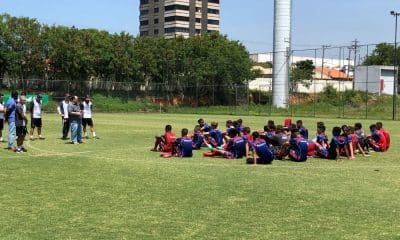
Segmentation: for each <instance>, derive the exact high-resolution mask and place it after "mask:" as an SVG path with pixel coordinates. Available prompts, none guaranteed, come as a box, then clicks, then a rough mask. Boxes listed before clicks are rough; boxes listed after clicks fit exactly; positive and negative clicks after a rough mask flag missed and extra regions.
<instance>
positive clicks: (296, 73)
mask: <svg viewBox="0 0 400 240" xmlns="http://www.w3.org/2000/svg"><path fill="white" fill-rule="evenodd" d="M314 69H315V66H314V63H313V61H312V60H309V59H307V60H304V61H299V62H296V63H295V64H293V68H292V74H291V78H290V82H291V87H292V90H297V86H298V84H303V85H304V86H305V87H307V88H308V87H310V85H311V82H310V81H307V80H312V78H313V73H314Z"/></svg>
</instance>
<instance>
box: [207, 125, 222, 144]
mask: <svg viewBox="0 0 400 240" xmlns="http://www.w3.org/2000/svg"><path fill="white" fill-rule="evenodd" d="M209 134H210V136H211V137H212V138H213V139H214V141H215V143H216V144H217V146H221V145H222V144H223V137H222V132H221V131H220V130H219V129H218V123H217V122H211V130H210V132H209Z"/></svg>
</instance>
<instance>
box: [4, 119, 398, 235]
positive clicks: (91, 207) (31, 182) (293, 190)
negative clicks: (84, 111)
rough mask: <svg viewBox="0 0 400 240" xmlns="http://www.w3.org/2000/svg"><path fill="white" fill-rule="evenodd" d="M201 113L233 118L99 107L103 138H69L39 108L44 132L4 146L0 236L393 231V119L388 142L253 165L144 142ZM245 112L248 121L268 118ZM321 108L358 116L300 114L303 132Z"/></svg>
mask: <svg viewBox="0 0 400 240" xmlns="http://www.w3.org/2000/svg"><path fill="white" fill-rule="evenodd" d="M200 117H203V118H205V120H206V121H208V122H210V121H212V120H216V121H218V122H219V123H220V126H221V128H222V127H223V125H224V122H225V120H227V119H236V118H237V117H233V116H197V115H159V114H96V115H95V116H94V123H95V125H96V128H97V133H98V135H99V137H100V139H99V140H95V139H88V140H86V141H85V142H86V143H85V144H82V145H70V144H64V143H65V141H62V140H60V139H59V138H60V137H61V123H60V119H59V117H58V116H56V115H55V114H54V115H52V114H46V115H45V116H44V129H43V133H44V136H45V137H46V140H44V141H39V140H35V141H27V142H26V144H25V145H26V147H27V149H28V151H29V152H28V153H26V154H16V153H11V152H9V151H7V150H4V149H1V151H0V212H1V214H0V226H1V227H0V239H400V201H399V196H400V174H399V173H400V159H399V146H398V145H399V144H398V141H399V134H400V131H399V130H398V122H389V121H388V122H384V125H385V127H386V128H387V129H388V130H389V131H390V132H391V134H392V146H391V149H390V150H389V152H387V153H382V154H380V153H373V154H372V156H371V157H369V158H366V157H362V156H357V158H356V160H355V161H349V160H344V161H343V162H342V163H339V164H338V163H336V162H335V161H327V160H321V159H311V160H309V161H307V162H306V163H294V162H289V161H274V163H273V164H272V165H271V166H256V167H254V166H248V165H245V164H244V159H243V160H226V159H220V158H215V159H212V158H203V157H202V156H201V152H195V156H194V157H193V158H190V159H180V158H170V159H163V158H160V157H159V154H157V153H154V152H150V151H149V149H150V148H151V147H152V144H153V140H154V135H158V134H160V133H162V132H163V128H164V126H165V124H168V123H169V124H172V125H173V130H174V131H175V132H176V133H177V134H178V133H179V132H180V129H181V128H183V127H186V128H189V129H190V130H191V129H192V128H193V127H194V125H195V123H196V121H197V119H198V118H200ZM243 119H244V123H245V124H246V125H248V126H250V127H251V128H252V130H255V129H258V128H262V126H263V125H264V124H265V123H266V121H267V118H266V117H243ZM273 119H274V120H275V122H276V123H281V122H283V119H282V118H273ZM319 120H323V121H324V122H325V123H326V125H327V126H328V127H327V129H328V131H327V132H328V133H329V132H330V131H331V129H332V127H333V126H334V125H339V126H340V125H342V124H354V122H355V120H348V119H304V118H303V121H304V123H305V125H306V127H308V128H309V131H310V135H311V136H312V135H313V134H314V133H315V131H314V129H315V125H316V122H317V121H319ZM372 122H374V121H372V120H368V121H362V123H363V126H364V129H365V130H367V129H368V125H369V123H372ZM3 133H4V135H7V127H6V129H5V130H4V132H3ZM0 146H2V147H3V148H4V147H5V146H6V143H2V144H1V145H0Z"/></svg>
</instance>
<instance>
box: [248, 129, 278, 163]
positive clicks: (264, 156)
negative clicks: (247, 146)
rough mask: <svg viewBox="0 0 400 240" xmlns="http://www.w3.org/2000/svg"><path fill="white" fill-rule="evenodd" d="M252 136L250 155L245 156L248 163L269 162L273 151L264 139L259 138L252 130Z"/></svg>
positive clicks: (272, 156) (272, 158)
mask: <svg viewBox="0 0 400 240" xmlns="http://www.w3.org/2000/svg"><path fill="white" fill-rule="evenodd" d="M252 137H253V139H254V142H253V149H252V150H251V151H252V157H249V158H247V163H248V164H254V165H256V164H271V163H272V161H273V160H274V153H273V152H272V151H271V149H270V148H269V146H268V144H267V143H266V142H265V140H264V139H261V138H260V134H259V133H258V132H253V133H252Z"/></svg>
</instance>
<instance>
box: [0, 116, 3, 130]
mask: <svg viewBox="0 0 400 240" xmlns="http://www.w3.org/2000/svg"><path fill="white" fill-rule="evenodd" d="M3 129H4V119H0V131H3Z"/></svg>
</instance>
